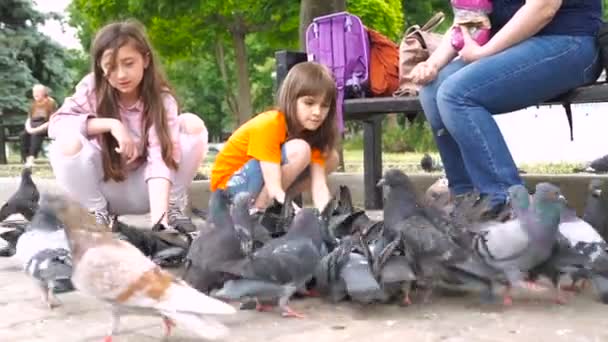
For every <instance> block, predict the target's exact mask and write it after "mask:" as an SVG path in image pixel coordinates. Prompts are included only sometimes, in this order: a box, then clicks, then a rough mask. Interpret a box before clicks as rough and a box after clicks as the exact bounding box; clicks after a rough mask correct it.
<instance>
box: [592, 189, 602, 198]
mask: <svg viewBox="0 0 608 342" xmlns="http://www.w3.org/2000/svg"><path fill="white" fill-rule="evenodd" d="M601 195H602V189H593V191H591V196H593V197H597V198H599V197H600V196H601Z"/></svg>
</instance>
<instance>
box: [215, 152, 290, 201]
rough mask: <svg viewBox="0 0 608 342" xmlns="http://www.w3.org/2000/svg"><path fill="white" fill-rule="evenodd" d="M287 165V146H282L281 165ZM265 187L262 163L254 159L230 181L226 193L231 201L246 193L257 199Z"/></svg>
mask: <svg viewBox="0 0 608 342" xmlns="http://www.w3.org/2000/svg"><path fill="white" fill-rule="evenodd" d="M287 163H288V160H287V152H286V151H285V145H282V146H281V165H285V164H287ZM263 187H264V177H263V176H262V167H261V166H260V161H259V160H257V159H253V158H252V159H250V160H249V161H248V162H246V163H245V165H243V166H242V167H241V168H240V169H239V170H238V171H236V172H235V173H234V174H233V175H232V176H231V177H230V179H228V183H226V189H225V190H224V192H225V193H226V194H227V195H228V197H229V198H230V199H231V200H232V199H233V198H234V196H235V195H236V194H238V193H240V192H244V191H247V192H249V193H250V194H252V195H253V197H254V198H255V197H257V196H258V195H259V194H260V192H261V191H262V188H263Z"/></svg>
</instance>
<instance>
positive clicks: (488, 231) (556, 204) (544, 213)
mask: <svg viewBox="0 0 608 342" xmlns="http://www.w3.org/2000/svg"><path fill="white" fill-rule="evenodd" d="M522 187H523V185H514V186H513V187H511V188H510V189H509V192H510V193H511V192H513V190H514V189H517V188H522ZM533 198H534V200H533V203H532V205H531V206H530V207H529V208H528V209H527V210H525V209H524V208H522V209H521V210H520V209H518V210H520V213H519V214H518V215H517V218H515V219H514V220H510V221H507V222H504V223H492V224H488V225H487V226H486V227H485V228H484V229H482V230H481V231H480V233H479V234H478V235H477V236H476V238H475V240H474V246H473V247H474V251H475V252H476V253H477V255H478V256H479V257H480V258H481V259H482V260H483V261H484V262H485V263H487V264H488V265H489V266H491V267H493V268H495V269H496V270H499V271H500V272H502V273H503V274H504V275H505V277H506V278H507V280H508V281H509V284H510V285H509V286H508V287H507V291H506V292H505V297H504V303H505V304H507V305H510V304H511V303H512V299H511V296H510V286H523V285H524V282H523V279H524V276H525V274H526V273H527V272H528V271H529V270H531V269H532V268H534V267H536V266H538V265H540V264H542V263H543V262H545V261H546V260H547V259H548V258H549V257H550V256H551V252H552V249H553V246H554V244H555V242H556V239H557V232H558V226H559V221H560V215H561V211H562V208H563V205H564V202H563V196H562V195H561V193H560V190H559V188H558V187H556V186H555V185H552V184H549V183H539V184H537V186H536V192H535V194H534V197H533ZM523 287H525V288H527V287H526V286H523Z"/></svg>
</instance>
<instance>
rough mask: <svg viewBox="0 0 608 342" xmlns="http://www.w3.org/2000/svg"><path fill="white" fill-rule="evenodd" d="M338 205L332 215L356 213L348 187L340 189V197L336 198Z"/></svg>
mask: <svg viewBox="0 0 608 342" xmlns="http://www.w3.org/2000/svg"><path fill="white" fill-rule="evenodd" d="M336 202H337V205H336V207H335V208H334V210H333V212H332V215H343V214H352V213H353V212H355V208H354V206H353V198H352V194H351V191H350V188H349V187H348V186H346V185H340V186H339V187H338V196H336Z"/></svg>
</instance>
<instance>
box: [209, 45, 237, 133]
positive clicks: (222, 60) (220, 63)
mask: <svg viewBox="0 0 608 342" xmlns="http://www.w3.org/2000/svg"><path fill="white" fill-rule="evenodd" d="M215 59H216V62H217V67H218V69H219V71H220V75H221V76H222V81H224V84H225V85H226V95H225V99H226V103H227V105H228V109H229V110H230V112H231V113H232V115H233V116H234V118H235V120H234V122H235V123H237V122H239V110H238V108H239V106H238V104H237V100H236V96H235V95H234V92H233V90H232V86H231V82H230V79H229V78H228V71H227V69H228V68H227V67H226V57H225V53H224V43H223V41H222V40H221V39H218V40H217V41H216V43H215ZM235 128H236V127H235Z"/></svg>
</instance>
